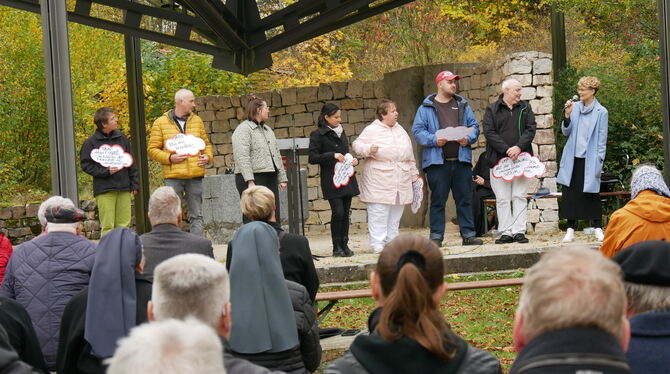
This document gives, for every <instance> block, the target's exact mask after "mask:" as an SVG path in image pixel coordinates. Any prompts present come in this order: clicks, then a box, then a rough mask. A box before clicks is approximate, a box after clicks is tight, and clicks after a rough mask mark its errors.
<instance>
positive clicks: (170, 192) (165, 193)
mask: <svg viewBox="0 0 670 374" xmlns="http://www.w3.org/2000/svg"><path fill="white" fill-rule="evenodd" d="M147 215H148V216H149V221H151V225H152V226H156V225H160V224H161V223H173V224H177V220H178V217H179V216H180V215H181V199H180V198H179V196H177V193H176V192H174V189H173V188H172V187H170V186H162V187H158V188H157V189H156V191H154V193H153V194H151V197H150V198H149V211H148V212H147Z"/></svg>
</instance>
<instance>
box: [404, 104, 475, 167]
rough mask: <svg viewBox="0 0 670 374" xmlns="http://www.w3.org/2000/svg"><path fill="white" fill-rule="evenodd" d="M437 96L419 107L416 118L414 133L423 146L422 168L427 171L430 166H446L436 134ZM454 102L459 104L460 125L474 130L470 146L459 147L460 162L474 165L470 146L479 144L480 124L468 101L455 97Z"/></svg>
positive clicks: (413, 127) (470, 138) (468, 137)
mask: <svg viewBox="0 0 670 374" xmlns="http://www.w3.org/2000/svg"><path fill="white" fill-rule="evenodd" d="M435 96H436V95H435V94H432V95H428V96H427V97H426V98H425V99H424V100H423V103H421V105H420V106H419V109H417V111H416V115H415V116H414V124H413V125H412V133H413V134H414V139H416V142H417V143H419V144H421V145H422V146H423V161H422V162H421V168H422V169H425V168H427V167H429V166H430V165H433V164H437V165H442V164H444V154H443V152H442V147H438V146H437V144H436V143H437V137H436V136H435V132H436V131H437V130H439V129H440V121H439V120H438V118H437V111H436V109H435V106H433V98H435ZM454 100H456V102H457V103H458V123H459V124H460V125H461V126H465V127H473V128H474V130H473V131H472V132H470V134H469V135H468V136H467V140H468V144H467V145H466V146H461V147H458V161H460V162H467V163H469V164H471V163H472V149H470V144H473V143H475V142H477V138H478V137H479V123H477V119H476V118H475V113H474V112H473V111H472V108H470V105H468V101H467V100H465V99H464V98H463V97H462V96H459V95H454Z"/></svg>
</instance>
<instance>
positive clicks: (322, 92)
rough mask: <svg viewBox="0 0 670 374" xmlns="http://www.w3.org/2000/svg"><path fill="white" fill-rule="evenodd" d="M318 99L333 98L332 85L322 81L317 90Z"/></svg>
mask: <svg viewBox="0 0 670 374" xmlns="http://www.w3.org/2000/svg"><path fill="white" fill-rule="evenodd" d="M316 96H317V99H318V100H320V101H326V100H332V99H333V89H332V88H331V87H330V85H328V84H325V83H321V84H320V85H319V90H318V92H317V95H316Z"/></svg>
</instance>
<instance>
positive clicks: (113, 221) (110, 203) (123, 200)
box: [95, 191, 131, 237]
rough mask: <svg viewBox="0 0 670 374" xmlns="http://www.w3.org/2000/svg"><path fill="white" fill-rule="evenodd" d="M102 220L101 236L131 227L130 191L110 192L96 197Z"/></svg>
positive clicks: (99, 215) (99, 216)
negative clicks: (117, 229) (120, 228)
mask: <svg viewBox="0 0 670 374" xmlns="http://www.w3.org/2000/svg"><path fill="white" fill-rule="evenodd" d="M95 201H96V202H97V204H98V218H99V219H100V227H101V231H100V236H101V237H102V236H104V235H105V234H106V233H108V232H110V231H112V230H113V229H115V228H117V227H129V226H130V218H131V213H130V191H110V192H105V193H103V194H100V195H98V196H96V197H95Z"/></svg>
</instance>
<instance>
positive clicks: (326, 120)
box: [309, 103, 359, 257]
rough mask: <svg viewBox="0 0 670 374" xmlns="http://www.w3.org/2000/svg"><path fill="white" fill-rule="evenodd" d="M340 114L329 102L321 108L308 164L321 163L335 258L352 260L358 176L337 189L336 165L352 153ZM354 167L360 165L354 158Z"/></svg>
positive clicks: (322, 181) (323, 190)
mask: <svg viewBox="0 0 670 374" xmlns="http://www.w3.org/2000/svg"><path fill="white" fill-rule="evenodd" d="M340 116H341V111H340V108H338V107H337V105H335V104H331V103H326V104H324V105H323V107H322V108H321V115H320V116H319V121H318V123H317V125H318V126H319V128H318V129H316V130H314V131H312V133H311V134H310V135H309V163H310V164H318V165H319V169H320V175H321V191H322V193H323V198H324V199H326V200H328V203H329V204H330V210H331V216H330V235H331V238H332V240H333V256H336V257H350V256H353V255H354V252H353V251H352V250H351V249H350V248H349V245H348V243H349V211H350V209H351V199H352V198H353V197H354V196H356V195H358V194H359V191H358V183H357V182H356V176H355V175H353V176H352V177H351V179H350V180H349V183H348V184H346V185H342V186H340V187H335V184H334V183H333V174H334V170H335V164H336V163H337V162H338V161H339V162H344V157H345V156H346V155H347V154H348V153H349V141H348V140H347V134H345V133H344V128H343V127H342V125H341V123H340V122H341V117H340ZM352 164H353V165H354V166H356V165H358V160H357V159H356V158H354V159H353V162H352Z"/></svg>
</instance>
